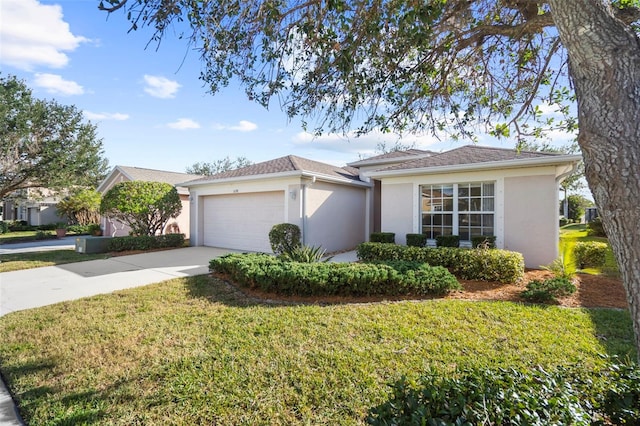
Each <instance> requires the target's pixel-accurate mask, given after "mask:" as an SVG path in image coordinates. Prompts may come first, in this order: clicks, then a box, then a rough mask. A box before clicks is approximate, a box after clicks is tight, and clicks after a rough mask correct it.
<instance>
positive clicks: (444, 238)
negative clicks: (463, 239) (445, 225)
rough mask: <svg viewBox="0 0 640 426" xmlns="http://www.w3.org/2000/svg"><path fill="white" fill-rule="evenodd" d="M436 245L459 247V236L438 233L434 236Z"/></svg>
mask: <svg viewBox="0 0 640 426" xmlns="http://www.w3.org/2000/svg"><path fill="white" fill-rule="evenodd" d="M436 246H438V247H460V237H459V236H458V235H438V236H437V237H436Z"/></svg>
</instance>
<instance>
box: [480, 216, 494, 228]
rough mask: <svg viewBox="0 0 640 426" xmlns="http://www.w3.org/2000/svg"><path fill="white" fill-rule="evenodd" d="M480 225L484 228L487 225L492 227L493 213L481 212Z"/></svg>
mask: <svg viewBox="0 0 640 426" xmlns="http://www.w3.org/2000/svg"><path fill="white" fill-rule="evenodd" d="M482 226H484V227H485V228H486V227H487V226H491V227H492V228H493V215H492V214H483V215H482Z"/></svg>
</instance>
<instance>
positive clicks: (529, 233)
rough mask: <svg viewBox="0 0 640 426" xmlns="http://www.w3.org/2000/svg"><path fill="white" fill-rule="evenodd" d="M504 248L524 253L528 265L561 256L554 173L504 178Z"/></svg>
mask: <svg viewBox="0 0 640 426" xmlns="http://www.w3.org/2000/svg"><path fill="white" fill-rule="evenodd" d="M504 193H505V195H504V198H505V203H504V233H505V236H506V237H505V241H504V248H505V249H507V250H513V251H517V252H520V253H523V254H524V260H525V264H526V266H527V267H530V268H539V267H540V266H541V265H548V264H549V263H551V262H553V260H554V259H555V258H556V257H558V232H559V231H558V190H557V186H556V184H555V176H553V175H551V176H550V175H546V176H522V177H507V178H505V180H504Z"/></svg>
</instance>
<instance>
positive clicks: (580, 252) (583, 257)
mask: <svg viewBox="0 0 640 426" xmlns="http://www.w3.org/2000/svg"><path fill="white" fill-rule="evenodd" d="M607 248H608V245H607V244H606V243H599V242H595V241H587V242H582V241H580V242H577V243H576V244H575V246H573V255H574V258H575V260H576V264H577V265H578V268H580V269H583V268H588V267H596V268H597V267H599V266H603V265H604V264H605V262H606V260H607Z"/></svg>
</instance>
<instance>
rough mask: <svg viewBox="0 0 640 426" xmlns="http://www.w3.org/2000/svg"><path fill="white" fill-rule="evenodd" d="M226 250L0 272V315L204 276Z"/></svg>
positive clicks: (186, 251)
mask: <svg viewBox="0 0 640 426" xmlns="http://www.w3.org/2000/svg"><path fill="white" fill-rule="evenodd" d="M230 252H232V251H231V250H225V249H218V248H212V247H187V248H180V249H174V250H165V251H156V252H151V253H143V254H134V255H130V256H119V257H112V258H109V259H100V260H90V261H87V262H79V263H68V264H65V265H58V266H48V267H44V268H35V269H26V270H22V271H14V272H3V273H0V316H2V315H6V314H8V313H10V312H14V311H19V310H22V309H30V308H36V307H39V306H45V305H51V304H53V303H58V302H63V301H66V300H75V299H80V298H82V297H87V296H93V295H96V294H103V293H111V292H113V291H116V290H122V289H126V288H132V287H139V286H143V285H147V284H152V283H157V282H160V281H164V280H168V279H172V278H177V277H188V276H192V275H201V274H206V273H207V272H208V271H209V261H210V260H211V259H213V258H214V257H218V256H222V255H224V254H226V253H230Z"/></svg>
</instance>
